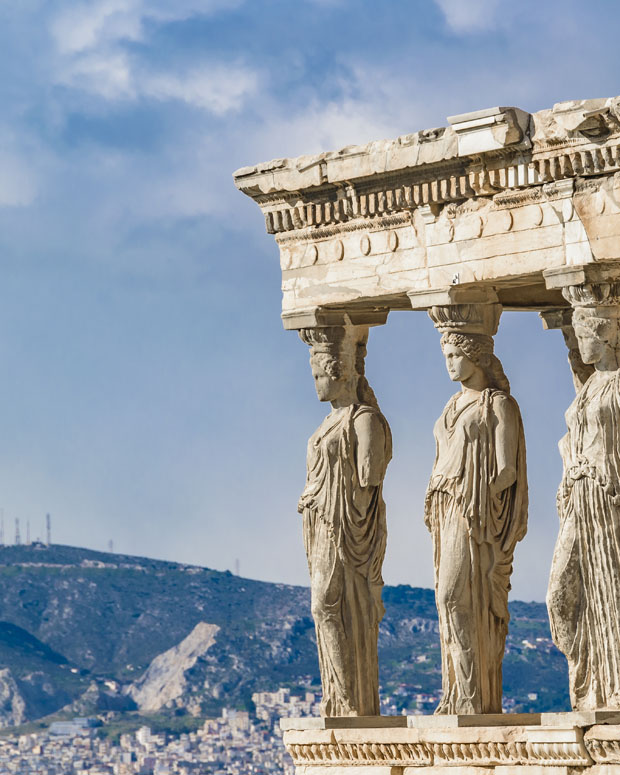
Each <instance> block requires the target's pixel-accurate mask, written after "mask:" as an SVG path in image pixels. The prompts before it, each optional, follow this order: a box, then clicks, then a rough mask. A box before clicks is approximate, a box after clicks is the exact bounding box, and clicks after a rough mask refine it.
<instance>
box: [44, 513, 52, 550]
mask: <svg viewBox="0 0 620 775" xmlns="http://www.w3.org/2000/svg"><path fill="white" fill-rule="evenodd" d="M45 530H46V534H47V536H46V544H47V545H48V546H50V544H51V543H52V518H51V517H50V515H49V514H46V515H45Z"/></svg>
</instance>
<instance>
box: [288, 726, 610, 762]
mask: <svg viewBox="0 0 620 775" xmlns="http://www.w3.org/2000/svg"><path fill="white" fill-rule="evenodd" d="M281 726H282V729H283V733H284V735H283V736H284V744H285V745H286V748H287V750H288V752H289V754H290V755H291V757H292V758H293V761H294V763H295V767H296V770H295V771H296V775H416V774H417V773H419V774H420V775H422V771H424V773H425V775H426V773H428V775H431V774H432V775H435V774H436V775H439V773H445V775H517V773H523V775H578V773H582V772H583V773H584V775H612V773H614V774H616V773H620V714H618V713H611V712H592V713H542V714H537V713H533V714H514V715H513V714H505V715H490V716H408V717H405V716H402V717H367V718H364V719H361V718H343V719H329V718H328V719H283V720H282V722H281Z"/></svg>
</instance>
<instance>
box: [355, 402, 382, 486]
mask: <svg viewBox="0 0 620 775" xmlns="http://www.w3.org/2000/svg"><path fill="white" fill-rule="evenodd" d="M353 425H354V428H355V435H356V437H357V475H358V477H359V481H360V484H361V485H362V487H372V486H377V485H379V484H381V482H382V481H383V476H384V474H385V428H384V427H383V423H382V422H381V420H380V419H379V417H378V416H377V415H376V414H375V413H374V412H364V413H363V414H361V415H360V416H359V417H357V418H356V419H355V420H354V424H353Z"/></svg>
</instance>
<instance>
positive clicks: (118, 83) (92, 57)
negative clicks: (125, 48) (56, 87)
mask: <svg viewBox="0 0 620 775" xmlns="http://www.w3.org/2000/svg"><path fill="white" fill-rule="evenodd" d="M133 81H134V78H133V74H132V72H131V68H130V64H129V60H128V58H127V56H126V55H125V54H124V53H123V52H121V51H112V52H109V53H106V54H100V53H86V54H80V55H78V56H75V57H72V58H71V60H70V61H69V62H64V63H62V64H61V65H60V67H59V68H58V71H57V73H56V83H59V84H62V85H63V86H69V87H71V88H74V89H80V90H81V91H86V92H89V93H91V94H96V95H98V96H100V97H103V98H104V99H108V100H116V99H121V98H123V97H125V98H128V97H129V98H131V97H134V96H135V95H136V90H135V85H134V82H133Z"/></svg>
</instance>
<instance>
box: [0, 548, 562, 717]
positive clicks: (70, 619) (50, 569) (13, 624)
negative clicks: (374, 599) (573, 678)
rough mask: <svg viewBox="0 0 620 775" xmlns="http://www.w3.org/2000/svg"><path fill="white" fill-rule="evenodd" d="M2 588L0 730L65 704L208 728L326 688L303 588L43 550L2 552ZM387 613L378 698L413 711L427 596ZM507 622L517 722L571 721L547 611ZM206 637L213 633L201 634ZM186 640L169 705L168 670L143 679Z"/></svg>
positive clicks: (429, 622) (433, 642)
mask: <svg viewBox="0 0 620 775" xmlns="http://www.w3.org/2000/svg"><path fill="white" fill-rule="evenodd" d="M0 579H1V583H2V591H3V593H2V595H1V596H0V669H1V670H0V683H1V684H3V688H2V687H0V689H2V690H1V691H0V697H4V698H5V699H4V706H3V707H0V725H7V724H13V723H19V722H20V721H23V720H25V719H33V718H37V717H39V716H42V715H45V714H48V713H51V712H53V711H55V710H57V709H59V708H61V707H63V706H65V705H68V704H69V705H71V704H72V707H73V708H74V709H76V710H82V711H86V710H97V709H102V708H103V709H105V708H109V709H121V710H122V709H130V708H135V707H136V703H137V704H138V706H139V707H143V706H144V707H148V706H149V705H150V706H152V707H155V706H156V705H157V703H160V704H162V703H163V702H164V700H166V703H167V705H166V707H168V708H170V707H174V708H176V710H177V711H178V710H179V709H181V710H182V709H183V708H184V707H190V706H191V709H192V712H194V713H201V714H204V715H208V714H211V713H216V712H218V711H219V709H220V708H221V707H222V706H224V705H229V706H237V707H241V706H243V705H248V704H249V701H250V698H251V695H252V693H253V692H254V691H261V690H273V689H275V688H277V687H279V686H290V687H291V688H296V687H308V686H311V685H316V684H317V683H318V665H317V659H316V647H315V640H314V628H313V624H312V620H311V617H310V605H309V602H310V600H309V591H308V589H306V588H304V587H294V586H287V585H284V584H270V583H266V582H260V581H252V580H250V579H244V578H240V577H238V576H234V575H233V574H231V573H229V572H225V573H222V572H219V571H213V570H209V569H208V568H201V567H196V566H190V565H183V564H181V563H173V562H164V561H160V560H152V559H147V558H144V557H132V556H126V555H119V554H108V553H103V552H95V551H91V550H88V549H80V548H76V547H69V546H56V545H53V546H51V547H45V546H42V545H40V544H39V545H30V546H9V547H2V548H0ZM384 602H385V606H386V616H385V619H384V621H383V623H382V625H381V633H380V664H381V685H382V692H383V694H384V695H385V696H389V697H390V698H392V699H393V702H394V703H395V705H396V707H397V709H398V710H400V709H402V708H411V707H413V706H412V703H415V702H420V701H423V699H424V698H423V695H432V694H436V692H437V690H438V688H439V686H440V664H439V646H438V636H437V613H436V610H435V604H434V596H433V592H432V591H431V590H428V589H416V588H411V587H406V586H399V587H386V588H385V590H384ZM511 613H512V622H511V630H510V634H509V640H508V645H507V655H506V659H505V662H504V665H505V667H504V687H505V694H506V696H507V697H508V698H509V699H510V700H511V701H512V702H513V703H514V708H515V709H516V710H549V709H552V708H558V709H559V708H567V706H568V698H567V692H566V684H567V679H566V666H565V661H564V658H563V657H562V656H561V655H560V654H559V653H558V652H557V650H556V649H555V648H554V647H553V645H552V644H551V641H550V639H549V628H548V622H547V613H546V610H545V607H544V605H542V604H539V603H519V602H516V603H512V604H511ZM201 623H206V624H207V625H213V626H212V627H206V626H204V625H202V627H198V628H196V626H197V625H200V624H201ZM195 628H196V629H195ZM190 633H193V634H192V636H191V637H192V639H193V640H191V649H186V650H185V651H187V654H188V655H189V654H190V653H191V656H186V657H183V654H184V653H185V652H184V651H183V648H180V650H177V652H175V654H177V656H176V657H175V659H177V662H178V660H181V661H182V660H183V659H185V662H183V663H182V667H183V673H182V675H183V678H182V681H181V683H180V684H179V685H180V686H181V689H179V688H178V686H177V684H178V680H177V684H175V687H176V689H175V691H176V696H173V695H174V692H173V691H172V689H171V688H170V687H167V686H166V680H167V673H166V670H167V669H168V670H170V669H171V667H170V666H169V667H166V665H170V663H171V659H168V658H166V657H164V658H162V659H160V660H156V662H155V663H154V664H153V665H152V666H151V669H150V671H149V672H148V673H147V674H146V675H145V671H147V668H149V665H151V662H152V660H154V659H155V658H156V657H157V656H158V655H160V654H163V653H164V652H166V651H167V650H169V649H171V648H172V647H175V646H177V645H178V644H182V642H183V641H184V639H186V638H188V636H189V635H190ZM201 639H202V640H201ZM187 643H190V641H189V640H188V641H187ZM196 654H198V656H197V657H196V656H195V655H196ZM172 661H174V660H172ZM175 669H176V670H177V673H178V664H177V665H176V668H175ZM175 680H176V679H175ZM170 692H172V694H171V693H170ZM179 692H180V693H179ZM171 697H172V699H170V698H171ZM416 698H417V699H416ZM420 698H422V699H420ZM87 706H88V707H87Z"/></svg>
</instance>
